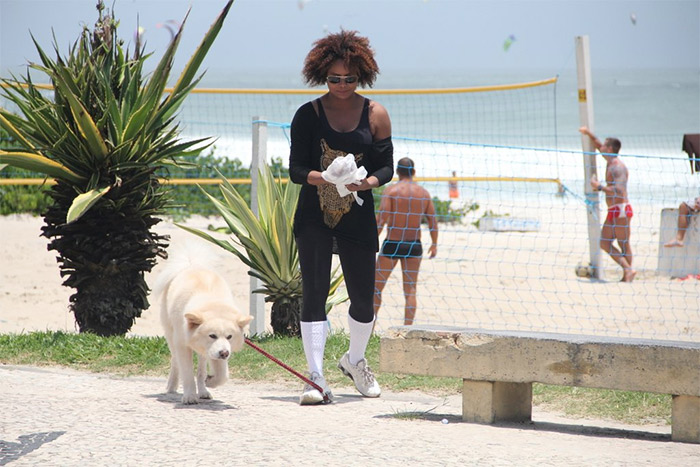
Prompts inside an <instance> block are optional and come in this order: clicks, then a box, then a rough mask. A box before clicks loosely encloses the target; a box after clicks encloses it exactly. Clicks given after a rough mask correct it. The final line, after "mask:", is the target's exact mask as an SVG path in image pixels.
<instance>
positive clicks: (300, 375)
mask: <svg viewBox="0 0 700 467" xmlns="http://www.w3.org/2000/svg"><path fill="white" fill-rule="evenodd" d="M245 343H246V344H248V345H249V346H251V347H252V348H254V349H255V350H257V351H258V352H260V353H261V354H263V355H264V356H266V357H267V358H269V359H270V360H272V361H273V362H275V363H276V364H278V365H279V366H281V367H282V368H284V369H285V370H287V371H288V372H290V373H292V374H293V375H295V376H296V377H298V378H299V379H301V380H302V381H303V382H305V383H306V384H308V385H309V386H311V387H312V388H314V389H316V390H317V391H318V392H320V393H321V394H323V403H324V404H327V403H329V402H330V401H331V400H330V399H329V398H328V394H326V392H325V391H324V390H323V388H322V387H321V386H319V385H318V384H316V383H314V382H313V381H311V380H310V379H309V378H307V377H306V376H304V375H302V374H301V373H299V372H298V371H296V370H295V369H294V368H292V367H290V366H289V365H286V364H285V363H283V362H282V361H280V360H279V359H277V358H275V357H274V356H273V355H270V354H269V353H267V352H265V351H264V350H263V349H261V348H260V347H258V346H257V345H255V344H253V343H252V342H251V341H250V339H248V338H247V337H246V338H245Z"/></svg>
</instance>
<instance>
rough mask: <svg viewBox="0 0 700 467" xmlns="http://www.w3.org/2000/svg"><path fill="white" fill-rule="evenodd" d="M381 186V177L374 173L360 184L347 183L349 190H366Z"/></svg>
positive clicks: (346, 186)
mask: <svg viewBox="0 0 700 467" xmlns="http://www.w3.org/2000/svg"><path fill="white" fill-rule="evenodd" d="M378 186H379V179H378V178H377V177H375V176H374V175H372V176H371V177H367V178H363V179H362V180H361V181H360V182H359V183H358V184H355V183H350V184H348V185H345V188H347V189H348V191H365V190H371V189H372V188H376V187H378Z"/></svg>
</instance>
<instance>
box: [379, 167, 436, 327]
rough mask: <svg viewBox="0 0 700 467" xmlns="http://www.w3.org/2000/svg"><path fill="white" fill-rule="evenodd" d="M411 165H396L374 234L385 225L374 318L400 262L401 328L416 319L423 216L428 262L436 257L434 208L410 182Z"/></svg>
mask: <svg viewBox="0 0 700 467" xmlns="http://www.w3.org/2000/svg"><path fill="white" fill-rule="evenodd" d="M414 167H415V166H414V164H413V161H412V160H411V159H409V158H408V157H404V158H403V159H401V160H400V161H399V162H398V163H397V164H396V173H397V174H398V176H399V181H398V182H396V183H394V184H392V185H390V186H388V187H387V188H386V189H385V190H384V193H383V194H382V199H381V202H380V203H379V212H378V213H377V228H378V232H377V234H381V233H382V228H383V227H384V225H385V224H386V226H387V234H386V239H385V240H384V243H383V244H382V248H381V249H380V251H379V256H378V258H377V272H376V275H375V289H376V290H375V293H374V315H375V317H376V315H377V313H378V312H379V307H380V306H381V304H382V291H383V290H384V286H385V285H386V281H387V280H388V279H389V275H390V274H391V271H392V270H393V269H394V266H396V263H397V262H398V261H401V271H402V273H403V293H404V297H405V299H406V309H405V312H404V324H405V325H410V324H413V319H414V318H415V316H416V284H417V283H418V269H419V268H420V263H421V260H422V259H423V246H422V244H421V241H420V233H421V219H422V218H423V216H425V217H426V218H427V220H428V227H429V228H430V238H431V240H432V244H431V245H430V249H429V252H430V258H434V257H435V255H436V254H437V239H438V226H437V219H436V217H435V206H434V205H433V201H432V199H431V198H430V193H428V190H426V189H425V188H423V187H422V186H420V185H417V184H416V183H415V182H414V181H413V176H414V175H415V173H416V170H415V168H414Z"/></svg>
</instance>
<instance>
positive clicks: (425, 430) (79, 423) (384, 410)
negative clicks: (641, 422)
mask: <svg viewBox="0 0 700 467" xmlns="http://www.w3.org/2000/svg"><path fill="white" fill-rule="evenodd" d="M164 388H165V378H143V377H134V378H117V377H111V376H107V375H99V374H91V373H82V372H76V371H73V370H66V369H58V368H47V369H44V368H30V367H13V366H2V367H0V465H5V464H10V465H12V466H23V465H47V466H78V465H80V466H85V465H89V466H102V465H105V466H106V465H109V466H122V465H124V466H137V465H138V466H141V465H151V466H156V465H157V466H170V465H172V466H191V465H206V466H234V465H308V466H321V465H343V466H347V465H358V466H359V465H362V466H366V465H381V466H402V467H407V466H409V465H421V466H438V465H440V466H442V465H479V466H491V465H498V466H505V465H519V466H520V465H538V466H561V465H567V466H590V465H605V466H611V465H635V466H636V465H641V464H644V465H662V466H665V467H669V466H685V465H687V466H691V465H693V466H695V465H700V446H698V445H691V444H682V443H672V442H671V441H670V427H668V426H662V427H659V426H626V425H620V424H616V423H614V422H608V421H596V420H593V421H580V420H569V419H564V418H561V417H557V416H555V415H552V414H548V413H543V412H541V411H538V410H537V409H535V411H534V414H533V418H534V419H535V420H536V421H535V422H534V423H531V424H510V425H499V426H485V425H476V424H469V423H462V422H461V421H460V417H461V415H460V414H461V401H460V397H458V396H454V397H449V398H441V397H434V396H427V395H424V394H421V393H416V392H410V393H391V392H385V393H384V394H383V395H382V397H381V398H379V399H364V398H361V397H359V396H358V395H357V393H356V392H355V391H354V389H353V388H334V393H335V394H336V397H337V399H336V402H335V403H333V404H331V405H327V406H312V407H308V406H307V407H301V406H299V405H298V404H297V396H298V392H299V391H300V389H301V384H299V385H298V387H296V386H290V385H289V383H280V384H279V385H273V384H258V383H255V384H250V383H245V384H244V383H239V382H235V381H229V382H228V383H227V384H226V385H224V386H223V387H220V388H214V389H213V390H212V394H213V396H214V399H213V400H211V401H207V402H204V403H201V404H199V405H196V406H183V405H182V404H180V402H179V400H180V397H179V396H169V395H166V394H164ZM416 412H417V413H423V412H427V413H424V414H423V415H420V416H418V417H410V418H409V419H406V418H403V419H402V418H400V417H401V416H402V415H407V414H410V413H416ZM445 421H447V423H445Z"/></svg>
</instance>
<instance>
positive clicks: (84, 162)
mask: <svg viewBox="0 0 700 467" xmlns="http://www.w3.org/2000/svg"><path fill="white" fill-rule="evenodd" d="M232 3H233V0H229V1H228V2H227V3H226V5H225V7H224V9H223V10H222V12H221V13H220V15H219V17H218V18H217V19H216V21H215V22H214V23H213V24H212V26H211V28H210V29H209V31H208V32H207V33H206V35H205V36H204V38H203V40H202V42H201V43H200V45H199V47H198V48H197V49H196V51H195V52H194V54H193V55H192V57H191V58H190V60H189V62H188V64H187V65H186V67H185V69H184V70H183V72H182V74H181V75H180V77H179V80H178V81H177V83H176V84H175V86H174V88H173V89H172V91H171V92H170V93H169V94H168V95H164V93H165V86H166V83H167V81H168V77H169V75H170V71H171V68H172V66H173V59H174V56H175V52H176V50H177V47H178V44H179V41H180V37H181V33H182V27H183V26H184V23H185V21H183V23H182V25H181V26H180V29H179V30H178V31H177V33H176V34H175V35H174V37H173V39H172V41H171V43H170V44H169V46H168V48H167V49H166V51H165V53H164V55H163V56H162V58H161V60H160V61H159V63H158V65H157V66H156V68H155V70H154V71H153V72H152V73H151V74H150V76H148V78H146V77H145V73H144V71H143V69H144V63H145V61H146V59H147V58H148V57H149V55H145V54H144V50H143V48H142V46H141V44H140V43H139V39H138V38H137V40H136V44H135V46H134V50H133V53H131V54H130V52H129V49H128V48H127V50H126V51H124V47H123V45H124V44H123V41H121V40H119V39H118V37H117V26H118V22H117V21H116V20H115V19H114V12H113V11H112V12H111V14H110V13H106V12H105V11H104V10H105V8H104V4H103V2H102V1H101V0H100V1H98V2H97V9H98V15H99V16H98V21H97V22H96V24H95V27H94V30H92V31H90V30H89V28H87V27H85V28H84V29H83V31H82V34H81V35H80V37H79V39H78V40H77V41H76V42H75V43H74V44H73V46H72V47H71V48H70V49H69V52H68V54H67V56H65V57H63V56H61V54H60V53H59V52H58V45H57V44H54V49H55V51H56V56H57V58H56V59H55V60H53V59H51V58H50V57H49V56H48V55H47V54H46V53H45V52H44V50H43V49H42V48H41V47H40V46H39V44H38V43H37V42H36V40H34V38H33V36H32V39H33V40H34V44H35V46H36V49H37V51H38V53H39V57H40V61H41V63H37V64H30V69H34V70H38V71H39V72H41V73H43V74H45V75H46V76H47V77H48V78H49V80H50V82H51V84H52V87H53V93H52V95H51V94H50V93H47V92H46V91H45V90H44V91H43V92H42V89H40V88H41V86H39V85H36V84H34V83H33V81H32V79H31V77H30V75H29V72H28V73H27V75H26V77H23V78H22V79H18V78H16V77H15V76H12V79H3V80H2V81H3V83H4V86H3V94H4V95H5V97H7V99H9V101H11V102H12V103H14V104H15V105H16V107H17V108H18V109H19V114H14V113H11V112H9V111H7V110H5V109H1V108H0V126H2V127H3V128H4V129H5V130H6V131H7V132H8V133H9V134H10V136H11V137H12V138H13V139H14V141H15V143H17V144H18V145H20V146H21V149H15V150H9V149H7V150H0V164H2V163H6V164H9V165H12V166H15V167H18V168H22V169H27V170H32V171H34V172H40V173H43V174H46V175H47V176H49V177H53V178H55V179H56V182H57V183H56V184H55V185H54V186H53V187H52V188H51V190H50V196H51V198H52V205H51V206H50V207H49V209H48V210H47V211H46V213H45V214H44V221H45V225H44V227H42V231H43V233H42V235H44V236H45V237H47V238H49V239H50V242H49V249H50V250H55V251H56V252H57V253H58V256H57V261H58V263H59V267H60V270H61V276H62V277H65V278H66V279H65V281H64V285H66V286H69V287H73V288H75V293H74V294H73V295H72V296H71V297H70V308H71V310H72V312H73V313H74V315H75V319H76V322H77V324H78V326H79V329H80V332H93V333H96V334H99V335H105V336H107V335H121V334H125V333H126V332H127V331H128V330H129V329H130V328H131V326H132V325H133V324H134V320H135V319H136V318H137V317H139V316H140V315H141V311H142V310H143V309H145V308H147V307H148V299H147V296H148V286H147V284H146V282H145V280H144V274H145V273H146V272H148V271H150V270H151V269H152V267H153V266H154V265H155V262H156V258H157V257H159V256H160V257H164V256H165V248H166V247H167V240H168V239H167V237H165V236H161V235H158V234H156V233H154V232H153V231H152V230H151V228H152V227H153V226H154V225H156V224H157V223H158V222H160V219H159V218H158V217H156V216H158V215H160V214H162V213H163V211H164V208H165V207H166V206H167V204H168V199H169V198H168V194H167V193H166V192H164V190H163V189H162V187H161V185H160V183H159V179H158V176H157V175H156V173H157V172H158V171H159V170H161V169H163V167H164V166H165V165H167V164H173V163H178V161H182V159H181V158H182V156H186V155H191V154H195V153H197V152H198V151H199V150H201V148H199V149H197V146H198V145H200V146H201V143H203V142H204V141H205V139H200V140H195V141H187V142H182V141H181V140H180V139H179V127H178V124H177V122H176V119H175V113H176V111H177V110H178V108H179V107H180V105H181V104H182V103H183V101H184V99H185V97H186V96H187V95H188V94H189V92H190V91H191V90H192V88H193V87H194V86H196V84H197V83H198V82H199V80H200V79H201V76H199V77H197V76H196V74H197V71H198V69H199V67H200V65H201V63H202V60H203V59H204V57H205V56H206V54H207V52H208V50H209V48H210V47H211V44H212V42H213V41H214V39H215V38H216V36H217V34H218V32H219V31H220V29H221V27H222V25H223V22H224V19H225V18H226V15H227V14H228V11H229V9H230V7H231V4H232ZM186 19H187V17H185V20H186Z"/></svg>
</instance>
